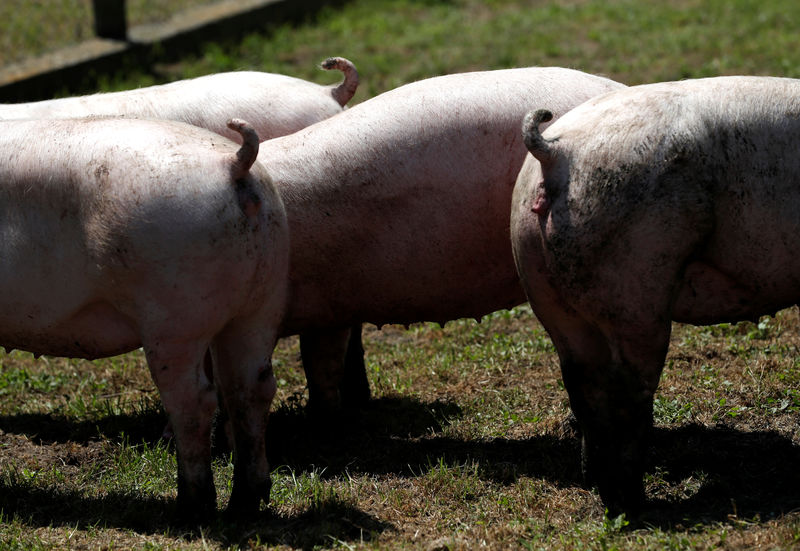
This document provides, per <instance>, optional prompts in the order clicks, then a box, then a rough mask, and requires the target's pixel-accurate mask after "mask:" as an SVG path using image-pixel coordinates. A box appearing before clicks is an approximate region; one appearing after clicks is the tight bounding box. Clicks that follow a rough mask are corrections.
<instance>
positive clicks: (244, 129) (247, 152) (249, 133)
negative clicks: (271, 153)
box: [228, 119, 259, 180]
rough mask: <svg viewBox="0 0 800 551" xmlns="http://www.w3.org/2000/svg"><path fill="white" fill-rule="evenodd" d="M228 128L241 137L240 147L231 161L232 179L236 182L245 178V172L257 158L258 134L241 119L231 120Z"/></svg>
mask: <svg viewBox="0 0 800 551" xmlns="http://www.w3.org/2000/svg"><path fill="white" fill-rule="evenodd" d="M228 128H230V129H231V130H235V131H236V132H238V133H239V134H240V135H241V136H242V147H240V148H239V151H237V152H236V158H235V159H234V160H233V168H232V173H233V178H234V179H235V180H238V179H240V178H244V177H245V176H247V172H248V171H249V170H250V167H251V166H253V163H254V162H256V157H258V145H259V139H258V133H256V131H255V129H254V128H253V127H252V126H250V124H249V123H247V122H245V121H243V120H241V119H231V120H229V121H228Z"/></svg>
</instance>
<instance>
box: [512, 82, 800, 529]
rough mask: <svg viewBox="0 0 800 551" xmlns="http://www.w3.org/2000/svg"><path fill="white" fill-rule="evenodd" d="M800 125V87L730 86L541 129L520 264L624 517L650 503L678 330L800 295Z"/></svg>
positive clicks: (518, 241)
mask: <svg viewBox="0 0 800 551" xmlns="http://www.w3.org/2000/svg"><path fill="white" fill-rule="evenodd" d="M537 105H541V106H547V104H546V103H544V104H537ZM798 114H800V81H798V80H792V79H779V78H765V77H720V78H712V79H700V80H688V81H682V82H674V83H661V84H653V85H647V86H638V87H634V88H629V89H627V90H621V91H617V92H613V93H610V94H608V95H606V96H602V97H600V98H597V99H595V100H591V101H589V102H587V103H586V104H584V105H582V106H580V107H578V108H576V109H575V110H573V111H572V112H570V113H569V114H567V115H566V116H564V117H563V118H562V119H560V120H559V121H557V122H555V123H554V124H553V125H552V126H551V127H549V128H548V129H547V131H546V132H544V133H543V134H539V130H538V128H537V127H538V124H539V123H540V122H541V121H543V120H546V119H547V113H544V112H542V111H538V112H536V113H534V114H532V115H531V116H530V117H529V118H528V119H527V123H526V128H525V135H526V143H527V144H528V146H529V148H530V150H531V153H532V154H533V157H529V158H528V159H527V161H526V163H525V166H524V167H523V169H522V170H521V172H520V175H519V180H518V182H517V185H516V189H515V191H514V205H513V210H512V219H511V223H512V240H513V244H514V252H515V256H516V261H517V265H518V267H519V272H520V276H521V277H522V280H523V282H524V284H525V288H526V291H527V294H528V297H529V298H530V302H531V306H532V307H533V310H534V312H535V313H536V315H537V317H538V318H539V319H540V320H541V321H542V323H543V324H544V326H545V328H546V329H547V330H548V332H549V333H550V335H551V337H552V339H553V342H554V344H555V345H556V348H557V349H558V354H559V358H560V360H561V368H562V372H563V378H564V384H565V386H566V388H567V391H568V393H569V397H570V403H571V405H572V409H573V411H574V413H575V416H576V418H577V420H578V422H579V423H580V426H581V429H582V434H583V460H584V466H585V469H586V474H587V475H588V477H589V478H590V479H591V480H592V481H593V482H594V483H596V484H597V485H598V488H599V490H600V495H601V497H602V498H603V501H604V502H605V503H606V506H607V507H608V510H609V512H611V513H612V514H617V513H620V512H628V513H631V514H635V513H637V512H638V511H639V510H640V508H641V505H642V503H643V500H644V488H643V482H642V476H643V454H644V450H645V449H646V437H647V435H648V434H649V431H650V429H651V426H652V419H653V394H654V392H655V391H656V387H657V385H658V380H659V377H660V374H661V370H662V368H663V363H664V359H665V356H666V353H667V348H668V345H669V337H670V331H671V321H672V320H675V321H681V322H688V323H696V324H708V323H720V322H725V321H739V320H743V319H755V318H757V317H758V316H759V315H762V314H768V313H773V312H775V311H776V310H778V309H780V308H784V307H787V306H789V305H793V304H796V303H797V301H798V299H799V298H800V288H798V286H797V281H798V278H800V256H798V254H797V251H798V250H800V157H798V155H797V152H798V151H799V150H800V116H799V115H798ZM534 157H535V158H534Z"/></svg>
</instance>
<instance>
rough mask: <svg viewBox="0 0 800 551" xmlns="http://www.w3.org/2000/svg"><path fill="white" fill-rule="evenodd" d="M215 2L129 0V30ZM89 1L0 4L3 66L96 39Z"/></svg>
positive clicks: (21, 0)
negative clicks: (187, 9)
mask: <svg viewBox="0 0 800 551" xmlns="http://www.w3.org/2000/svg"><path fill="white" fill-rule="evenodd" d="M211 3H213V0H170V1H169V2H159V1H158V0H126V2H125V5H126V16H127V22H128V26H129V27H131V26H134V25H140V24H143V23H154V22H158V21H162V20H164V19H167V18H169V17H170V16H172V15H173V14H175V13H177V12H179V11H181V10H183V9H186V8H189V7H194V6H199V5H203V4H211ZM93 14H94V12H93V11H92V2H91V1H90V0H58V1H43V0H38V1H30V0H3V2H2V3H0V66H3V65H7V64H9V63H13V62H18V61H21V60H23V59H24V58H26V57H30V56H36V55H41V54H44V53H48V52H52V51H55V50H56V49H58V48H62V47H64V46H71V45H74V44H78V43H79V42H81V41H84V40H89V39H92V38H94V15H93Z"/></svg>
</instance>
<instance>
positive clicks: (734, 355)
mask: <svg viewBox="0 0 800 551" xmlns="http://www.w3.org/2000/svg"><path fill="white" fill-rule="evenodd" d="M12 6H13V8H12ZM43 6H44V4H41V5H40V4H38V3H24V4H20V3H16V4H15V3H8V2H6V3H5V4H3V5H2V6H0V28H2V30H3V32H0V37H2V38H1V39H0V40H11V41H12V42H9V43H8V44H5V43H4V44H3V46H4V47H3V48H0V49H2V50H3V51H4V52H6V53H7V52H15V55H16V54H19V53H20V52H30V53H36V52H37V51H39V48H41V47H42V46H40V45H38V44H34V42H35V41H36V40H44V39H48V40H49V39H50V38H59V36H64V37H68V38H69V37H70V34H69V33H68V32H66V31H64V29H70V28H73V27H75V25H78V24H79V22H76V21H75V19H83V20H85V19H86V18H85V17H83V16H81V15H80V14H81V11H80V9H81V8H79V7H74V6H72V7H71V6H70V5H69V4H68V3H67V2H62V3H55V2H54V3H49V4H48V9H47V10H45V9H44V8H43ZM129 8H130V9H131V10H133V9H134V7H133V4H132V3H131V4H130V5H129ZM3 10H6V11H5V12H3ZM45 12H46V13H45ZM12 16H13V17H12ZM14 18H16V19H14ZM21 18H22V19H24V25H23V23H21V22H20V21H22V19H21ZM47 18H49V19H47ZM9 22H10V23H9ZM84 23H85V21H84ZM798 23H800V5H798V4H797V3H795V2H789V1H779V0H776V1H775V2H769V3H763V2H755V1H754V0H753V1H744V0H734V1H727V2H723V1H717V0H708V1H704V2H701V1H699V0H678V1H677V2H671V3H660V2H650V1H646V2H634V1H632V0H614V1H609V2H600V1H597V0H571V1H566V2H555V3H554V2H543V1H527V2H511V1H508V0H486V1H481V2H479V1H477V0H450V1H445V2H438V1H437V2H434V1H432V0H375V1H366V0H354V1H352V2H348V3H344V4H342V5H341V6H339V7H328V8H326V9H323V10H322V11H321V12H320V13H318V14H317V15H315V16H314V17H311V18H309V20H308V21H306V22H305V23H302V24H298V25H294V26H281V25H272V26H269V27H268V28H265V29H264V32H262V33H254V34H248V35H246V36H242V37H238V38H237V39H235V40H226V41H221V42H218V43H210V44H206V45H204V46H202V47H201V49H200V52H201V53H200V54H198V55H195V56H191V57H187V58H182V59H179V60H175V59H171V58H166V57H165V58H163V59H160V60H157V63H156V65H154V66H153V67H147V68H146V67H124V68H122V69H121V70H120V73H119V74H117V75H113V76H111V77H108V78H106V79H104V80H103V82H102V83H101V86H102V88H103V89H109V90H110V89H120V88H127V87H133V86H141V85H147V84H152V83H156V82H163V81H167V80H173V79H177V78H188V77H191V76H196V75H199V74H205V73H210V72H216V71H225V70H234V69H257V70H265V71H272V72H280V73H286V74H290V75H294V76H299V77H301V78H306V79H309V80H314V81H317V82H332V81H334V80H335V79H336V77H335V76H333V75H328V74H325V73H323V72H321V71H319V70H318V69H317V68H316V65H317V64H318V63H319V61H321V60H322V59H324V58H326V57H328V56H330V55H344V56H346V57H349V58H350V59H352V60H353V61H354V62H355V63H356V64H357V66H358V67H359V70H360V72H361V75H362V83H363V84H362V86H361V88H360V90H359V92H358V94H357V96H356V98H355V101H363V100H364V99H367V98H369V97H371V96H373V95H375V94H378V93H380V92H382V91H384V90H387V89H390V88H392V87H395V86H397V85H400V84H403V83H405V82H408V81H410V80H414V79H419V78H424V77H427V76H432V75H436V74H441V73H448V72H457V71H466V70H475V69H491V68H501V67H509V66H517V65H533V64H539V65H565V66H571V67H575V68H579V69H583V70H586V71H591V72H597V73H603V74H606V75H608V76H611V77H612V78H615V79H618V80H621V81H624V82H627V83H630V84H635V83H642V82H649V81H655V80H670V79H680V78H689V77H701V76H710V75H717V74H736V73H749V74H772V75H780V76H791V77H798V76H800V58H798V57H797V56H796V55H795V50H796V48H795V47H794V44H795V41H796V32H795V29H796V28H797V26H798ZM80 24H83V23H80ZM3 25H7V26H10V27H2V26H3ZM25 25H28V26H29V28H33V29H38V30H39V31H40V30H41V29H42V28H47V29H48V30H49V32H48V33H42V32H31V31H26V32H27V33H28V35H27V36H28V38H13V36H19V35H13V33H10V32H9V28H13V27H19V30H22V29H23V28H24V26H25ZM12 30H13V29H12ZM82 32H83V31H82ZM37 35H51V36H37ZM82 37H85V34H84V35H80V36H77V38H82ZM74 39H75V38H70V40H74ZM48 47H49V46H48ZM7 59H8V58H3V59H2V60H1V61H0V63H5V62H7ZM798 334H800V316H799V315H798V311H797V309H796V308H793V309H789V310H784V311H781V312H779V313H778V314H777V315H776V316H775V317H774V318H763V319H762V320H760V321H759V323H755V324H754V323H742V324H737V325H730V324H724V325H717V326H713V327H689V326H681V325H676V326H675V330H674V334H673V337H672V346H671V349H670V353H669V356H668V360H667V364H666V366H665V370H664V375H663V377H662V382H661V386H660V389H659V392H658V394H657V396H656V408H655V413H656V432H655V437H654V440H653V445H652V447H651V450H650V455H649V457H650V459H649V465H648V470H647V478H646V484H647V491H648V496H649V498H650V499H651V500H652V502H653V503H654V510H653V512H652V513H651V515H650V517H648V518H647V519H646V520H647V523H646V524H645V525H644V526H639V527H636V528H635V529H633V528H632V527H630V526H628V527H626V526H625V521H624V519H611V520H608V519H605V518H604V516H603V509H602V504H601V503H600V501H599V499H598V497H597V495H596V493H594V492H592V491H591V490H590V489H587V488H585V487H584V486H583V484H582V482H581V477H580V465H579V442H578V440H577V438H576V436H575V434H574V432H573V431H572V429H571V426H570V423H569V418H568V414H569V406H568V401H567V397H566V394H565V392H564V390H563V384H562V382H561V380H560V373H559V368H558V360H557V358H556V355H555V353H554V350H553V347H552V345H551V343H550V341H549V338H548V337H547V335H546V333H545V332H544V331H543V329H542V328H541V326H540V325H539V324H538V322H537V321H536V319H535V318H534V317H533V315H532V314H531V313H530V310H529V309H528V308H526V307H522V308H518V309H514V310H512V311H504V312H498V313H496V314H493V315H491V316H488V317H486V318H485V319H484V320H482V322H481V323H477V322H475V321H473V320H458V321H454V322H450V323H448V324H447V325H446V326H444V327H439V326H438V325H435V324H417V325H414V326H412V327H411V328H410V329H409V330H405V329H404V328H400V327H393V326H390V327H385V328H384V329H383V330H382V331H378V330H377V329H376V328H374V327H368V328H367V329H366V330H365V347H366V350H367V369H368V374H369V377H370V381H371V384H372V388H373V395H374V399H373V400H372V402H371V403H370V404H369V405H368V406H367V407H366V408H365V409H364V410H362V411H358V412H355V413H343V414H342V417H341V418H339V419H335V420H329V422H327V423H323V422H321V421H320V420H317V419H312V418H309V417H308V416H307V414H306V412H305V409H304V404H305V400H306V395H305V391H304V377H303V375H302V369H301V368H300V363H299V351H298V344H297V340H296V339H287V340H285V341H282V342H281V343H280V345H279V347H278V349H277V350H276V354H275V366H276V371H277V375H278V377H279V381H278V386H279V388H278V399H277V401H276V404H275V408H274V413H273V415H272V417H271V421H270V428H269V434H268V441H269V456H270V461H271V465H272V466H273V468H274V471H273V480H274V486H273V494H272V503H271V507H270V513H269V514H266V513H265V514H264V516H263V517H262V518H260V519H259V520H257V521H254V522H249V523H236V522H229V523H225V522H222V521H219V522H217V523H215V524H213V525H211V526H209V527H206V528H204V529H203V530H202V531H199V530H198V531H191V532H190V531H182V530H179V529H176V528H174V527H172V526H170V524H169V518H170V515H171V514H172V512H173V510H172V506H173V499H174V496H175V484H174V478H175V457H174V449H173V447H172V445H171V444H170V443H168V442H163V441H162V440H161V439H160V434H161V430H162V428H163V423H164V419H163V415H162V413H161V410H160V405H159V402H158V399H157V393H156V391H155V389H154V388H153V385H152V382H151V381H150V378H149V375H148V373H147V368H146V366H145V363H144V360H143V358H142V356H141V354H140V353H132V354H128V355H125V356H120V357H117V358H112V359H107V360H101V361H96V362H85V361H74V360H64V359H56V358H41V359H39V360H34V359H33V357H32V356H30V355H29V354H26V353H23V352H12V353H9V354H5V355H0V448H1V449H2V452H1V453H0V515H1V516H2V522H0V548H2V549H52V548H92V549H94V548H108V549H112V548H113V549H238V548H244V547H251V548H259V549H266V548H277V549H425V550H431V549H451V550H455V549H474V548H476V547H487V548H495V549H499V548H511V549H590V550H607V549H636V550H645V549H711V548H725V549H754V548H762V549H788V548H792V547H795V546H797V542H798V540H800V515H799V514H798V513H797V511H798V508H799V507H800V498H798V496H800V476H798V474H797V468H796V466H797V465H798V464H799V463H800V447H799V445H800V442H798V439H799V438H800V436H799V435H798V428H797V427H798V420H800V393H798V392H799V391H800V387H798V383H800V359H798V346H799V344H800V343H799V342H798ZM214 470H215V475H216V478H217V488H218V492H219V495H220V502H221V504H222V505H224V503H225V501H226V500H227V498H228V496H229V492H230V478H231V470H232V468H231V459H230V454H229V452H228V451H227V450H226V449H225V448H224V446H222V445H220V446H218V449H217V453H216V455H215V463H214Z"/></svg>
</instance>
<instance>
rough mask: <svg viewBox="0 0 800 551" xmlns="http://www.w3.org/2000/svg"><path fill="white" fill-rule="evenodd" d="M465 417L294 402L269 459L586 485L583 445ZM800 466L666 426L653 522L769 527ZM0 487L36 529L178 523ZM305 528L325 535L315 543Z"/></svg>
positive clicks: (779, 444)
mask: <svg viewBox="0 0 800 551" xmlns="http://www.w3.org/2000/svg"><path fill="white" fill-rule="evenodd" d="M462 415H463V412H462V411H461V409H460V407H459V406H458V405H456V404H455V403H452V402H442V401H436V402H428V403H426V402H421V401H419V400H415V399H412V398H403V397H396V398H381V399H376V400H373V401H371V402H370V403H369V404H368V405H367V406H366V407H364V408H362V409H360V410H357V411H350V412H343V413H341V414H340V415H338V416H335V417H328V418H326V419H324V420H323V419H319V418H317V417H312V416H309V415H308V414H307V413H306V412H305V410H304V409H303V408H302V407H299V406H295V407H292V406H290V407H283V408H279V409H278V410H277V411H276V412H274V413H273V415H272V416H271V419H270V425H269V430H268V434H267V442H268V453H269V456H270V457H269V459H270V463H271V465H272V466H274V467H277V466H287V467H289V468H291V469H293V470H294V471H297V472H303V471H310V470H316V471H317V472H321V476H323V477H324V478H332V477H336V476H338V475H341V474H343V473H346V472H347V473H352V474H357V473H366V474H378V475H389V476H398V477H407V478H415V477H419V476H421V474H424V473H426V472H428V471H429V470H431V469H432V468H438V466H439V465H440V464H443V465H445V466H461V465H465V464H469V465H476V466H477V473H478V476H480V477H482V478H484V479H487V480H491V481H494V482H496V483H499V484H512V483H514V482H515V481H516V480H517V479H518V478H519V477H521V476H526V477H532V478H541V479H544V480H547V481H548V482H550V483H552V484H554V485H556V486H559V487H570V486H580V485H582V481H581V475H580V444H579V441H578V439H577V438H575V437H572V436H558V435H556V434H544V435H538V436H534V437H532V438H528V439H523V440H511V439H504V438H487V439H459V438H453V437H449V436H446V435H445V429H446V427H447V426H448V425H449V424H450V423H452V422H453V421H454V420H456V419H458V418H459V417H461V416H462ZM162 428H163V417H162V416H161V414H160V412H159V411H158V410H156V409H151V410H146V411H142V412H141V413H140V414H138V415H130V416H108V417H106V418H101V419H100V420H98V421H81V422H75V421H72V420H69V419H63V418H52V417H50V416H46V415H40V416H39V415H19V416H6V417H0V430H3V431H5V432H10V433H15V432H16V433H22V434H25V435H27V436H28V437H29V438H30V439H31V440H34V441H38V442H39V443H41V444H48V443H51V442H53V443H58V442H68V441H77V442H79V443H80V442H88V441H90V440H93V439H95V438H97V437H98V436H100V437H105V438H110V439H116V438H120V437H122V435H123V434H124V435H125V436H126V437H127V438H129V441H130V442H132V443H135V442H136V441H137V440H144V441H151V442H154V441H155V440H157V439H158V436H159V435H160V433H161V429H162ZM798 464H800V446H796V445H794V444H793V443H792V441H791V439H790V438H788V437H786V436H784V435H782V434H779V433H777V432H772V431H750V432H745V431H740V430H736V429H735V428H730V427H705V426H700V425H689V426H683V427H677V428H668V429H665V428H660V429H657V430H656V431H655V434H654V439H653V446H652V461H651V466H650V468H649V469H648V472H650V473H653V472H656V473H657V476H656V478H657V479H659V480H661V481H662V482H661V484H663V486H664V487H665V488H666V489H665V490H664V491H663V492H662V491H660V490H659V489H658V488H656V490H655V493H654V494H651V495H653V496H654V500H653V501H652V502H651V504H650V505H651V507H650V509H649V510H648V512H647V513H646V514H645V515H644V516H643V519H642V520H643V521H644V522H645V523H647V524H651V525H656V526H661V527H664V528H669V527H672V526H675V525H690V526H691V525H695V524H707V523H714V522H719V521H727V520H729V519H730V518H731V516H732V515H734V516H738V518H742V519H753V518H756V517H760V518H761V519H762V520H766V519H769V518H773V517H775V516H777V515H780V514H781V513H785V512H788V511H791V510H796V509H798V508H800V470H798V469H797V465H798ZM687 481H688V482H687ZM693 481H696V482H693ZM684 490H685V491H684ZM0 492H2V494H1V495H0V509H3V510H4V511H5V514H6V515H13V514H17V515H19V516H20V517H21V518H23V519H27V518H30V519H31V521H30V522H33V523H34V524H50V523H55V524H71V525H74V524H76V523H85V524H86V525H92V524H96V523H100V524H103V525H112V526H120V527H128V528H132V529H136V530H157V531H163V530H165V529H166V527H167V526H168V524H167V521H166V520H164V521H154V520H153V519H155V518H167V519H168V518H170V517H169V516H168V515H169V513H170V511H171V502H170V501H169V500H166V501H162V500H159V499H149V498H146V497H140V496H138V495H114V494H109V495H107V496H105V497H103V498H86V497H84V496H81V495H75V494H70V493H62V491H61V490H60V489H59V488H52V489H38V488H35V487H32V486H26V485H25V484H21V485H20V484H10V483H7V482H4V483H3V485H0ZM687 496H688V497H687ZM165 515H167V516H165ZM154 522H155V524H154ZM159 522H161V523H159ZM320 527H322V528H320ZM234 528H235V527H231V526H228V525H225V524H224V523H222V524H220V527H218V528H217V530H216V532H217V534H218V537H219V538H221V539H223V540H225V541H228V542H234V543H235V542H236V541H238V540H241V539H242V538H244V539H245V540H246V539H253V538H255V539H257V540H258V541H261V542H262V543H263V542H271V543H276V544H277V543H285V544H290V545H295V546H299V547H303V548H306V547H307V546H308V545H310V546H311V547H313V546H314V545H321V544H323V543H326V544H330V543H331V541H330V539H329V538H328V539H327V540H325V541H322V540H321V539H319V538H323V539H324V538H327V537H328V536H325V535H324V534H329V535H330V536H331V537H334V538H337V539H341V540H342V541H354V538H368V537H369V536H368V534H371V533H378V532H382V531H384V530H387V529H390V528H391V525H389V524H387V523H384V522H382V521H380V520H378V519H376V518H373V517H371V516H370V515H368V514H367V513H365V512H363V511H360V510H358V509H355V508H353V507H352V506H350V505H347V504H343V503H339V502H335V501H331V502H325V501H323V502H322V503H321V504H319V505H317V506H316V507H315V508H313V509H310V510H308V511H306V512H305V513H302V514H300V515H297V516H292V517H281V516H272V517H269V518H267V519H266V520H263V519H262V521H261V522H256V523H254V524H251V525H249V526H246V527H243V528H242V529H241V531H240V532H236V531H235V530H234ZM317 528H319V530H318V529H317ZM230 530H234V531H233V532H230ZM237 530H238V528H237ZM356 532H357V535H356ZM304 533H308V534H317V533H318V534H320V535H319V536H311V535H310V536H308V537H310V538H311V540H306V539H303V538H304V537H305V536H303V534H304ZM365 534H366V535H365ZM205 535H206V536H208V534H207V533H205ZM315 538H316V539H315ZM309 541H311V542H312V543H310V544H309V543H308V542H309Z"/></svg>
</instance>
